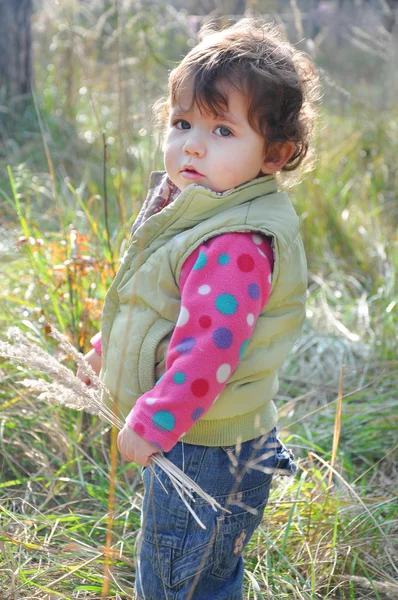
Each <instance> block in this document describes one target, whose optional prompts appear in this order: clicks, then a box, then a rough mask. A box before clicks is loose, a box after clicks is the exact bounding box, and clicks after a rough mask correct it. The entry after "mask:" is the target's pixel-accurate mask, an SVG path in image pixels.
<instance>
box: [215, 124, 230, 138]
mask: <svg viewBox="0 0 398 600" xmlns="http://www.w3.org/2000/svg"><path fill="white" fill-rule="evenodd" d="M217 131H219V132H220V133H217V135H219V136H220V137H230V136H231V135H233V133H232V131H231V130H230V129H228V127H225V126H224V125H219V126H218V127H216V128H215V130H214V133H216V132H217Z"/></svg>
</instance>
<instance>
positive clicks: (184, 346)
mask: <svg viewBox="0 0 398 600" xmlns="http://www.w3.org/2000/svg"><path fill="white" fill-rule="evenodd" d="M195 343H196V342H195V338H193V337H187V338H184V339H183V340H182V341H181V342H180V343H179V344H178V346H177V347H176V350H177V352H178V353H179V354H188V353H189V352H191V350H192V348H193V347H194V346H195Z"/></svg>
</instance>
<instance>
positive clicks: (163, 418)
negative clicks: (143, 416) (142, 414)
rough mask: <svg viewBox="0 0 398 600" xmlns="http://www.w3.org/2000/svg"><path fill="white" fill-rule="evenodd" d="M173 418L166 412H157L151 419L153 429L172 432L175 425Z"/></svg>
mask: <svg viewBox="0 0 398 600" xmlns="http://www.w3.org/2000/svg"><path fill="white" fill-rule="evenodd" d="M175 422H176V420H175V417H174V415H173V414H172V413H171V412H170V411H168V410H159V411H158V412H156V413H155V414H154V415H153V417H152V423H153V424H154V426H155V427H158V428H159V429H163V430H164V431H172V430H173V429H174V425H175Z"/></svg>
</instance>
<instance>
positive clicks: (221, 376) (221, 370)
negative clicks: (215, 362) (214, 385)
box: [216, 363, 232, 383]
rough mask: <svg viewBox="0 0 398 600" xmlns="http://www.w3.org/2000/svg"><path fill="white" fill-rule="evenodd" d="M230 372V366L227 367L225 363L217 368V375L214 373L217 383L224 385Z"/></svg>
mask: <svg viewBox="0 0 398 600" xmlns="http://www.w3.org/2000/svg"><path fill="white" fill-rule="evenodd" d="M231 370H232V369H231V366H230V365H228V364H227V363H225V364H224V365H221V366H220V367H218V369H217V373H216V378H217V381H218V383H224V382H225V381H227V379H228V377H229V376H230V374H231Z"/></svg>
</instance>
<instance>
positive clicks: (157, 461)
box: [0, 327, 230, 529]
mask: <svg viewBox="0 0 398 600" xmlns="http://www.w3.org/2000/svg"><path fill="white" fill-rule="evenodd" d="M50 335H51V336H52V337H53V338H54V339H55V340H56V341H57V342H58V346H59V348H60V349H61V350H62V351H63V352H64V353H65V356H68V357H72V359H73V360H74V361H75V363H76V364H77V366H78V367H79V368H80V371H81V372H82V373H83V374H84V375H87V377H89V379H90V381H91V383H92V386H90V387H88V386H87V385H86V384H85V383H83V382H82V381H81V380H80V379H79V378H78V377H77V376H76V375H75V374H74V372H73V371H72V370H71V369H69V368H68V367H66V366H65V365H64V364H62V362H60V361H59V360H57V358H55V356H53V355H52V354H49V353H48V352H46V351H45V350H44V349H43V348H41V347H40V346H38V345H37V344H35V343H34V342H32V341H30V340H29V338H28V337H27V336H26V335H25V334H24V333H23V332H22V331H21V330H20V329H18V327H11V328H10V329H9V330H8V339H9V340H10V342H12V343H9V342H4V341H2V340H0V356H2V357H3V358H5V359H7V360H9V361H11V362H13V363H18V364H21V365H24V366H25V367H27V368H29V369H31V370H33V371H40V372H42V373H44V374H45V375H47V376H48V377H49V378H50V379H51V380H52V381H51V382H49V381H46V380H45V379H24V380H22V381H21V382H20V383H21V384H22V385H24V386H25V387H27V388H29V389H31V390H34V391H35V392H38V393H39V396H38V399H39V400H45V401H46V402H50V403H53V402H55V403H56V404H60V405H61V406H65V407H67V408H72V409H74V410H79V411H81V410H83V411H85V412H88V413H90V414H92V415H98V416H99V417H100V418H101V419H103V420H104V421H106V422H108V423H110V424H111V425H113V426H114V427H116V428H118V429H122V427H123V426H124V423H123V421H122V420H121V419H120V418H119V417H118V416H117V415H115V413H114V412H113V411H112V410H111V409H110V408H108V407H107V406H105V405H104V404H103V403H102V401H101V391H105V392H106V394H107V395H108V396H109V397H110V398H111V394H110V392H109V390H108V389H107V388H106V387H105V386H104V384H103V383H102V381H101V380H100V379H99V377H98V376H97V375H96V374H95V372H94V371H93V369H92V368H91V366H90V365H89V364H88V363H87V362H86V361H85V360H84V357H83V355H82V354H81V353H80V352H78V351H77V350H76V348H75V347H74V346H72V344H71V343H70V342H69V341H68V339H67V338H66V337H65V336H64V335H62V334H61V333H60V332H59V331H57V330H56V329H55V328H54V327H51V334H50ZM153 465H157V466H158V467H159V468H160V469H162V471H164V472H165V473H166V475H167V476H168V477H169V479H170V481H171V483H172V485H173V487H174V489H175V490H176V492H177V494H178V495H179V496H180V498H181V500H182V501H183V502H184V504H185V506H186V507H187V509H188V510H189V512H190V513H191V514H192V516H193V517H194V519H195V520H196V521H197V523H198V524H199V525H200V527H202V528H203V529H206V527H205V526H204V525H203V523H202V522H201V521H200V519H199V518H198V516H197V515H196V514H195V512H194V511H193V509H192V507H191V506H190V505H189V503H188V502H187V499H186V497H188V498H189V499H190V500H191V501H192V502H195V498H194V496H193V492H195V493H196V494H197V495H198V496H200V497H201V498H203V499H204V500H206V501H207V502H208V503H209V504H210V506H211V507H212V508H213V510H215V511H217V509H218V508H219V509H221V510H223V511H225V512H230V511H228V510H227V509H225V508H223V507H222V506H221V505H220V504H218V502H216V501H215V500H214V498H212V497H211V496H210V495H209V494H207V493H206V492H204V491H203V490H202V488H201V487H199V486H198V485H197V484H196V483H195V482H194V481H193V480H192V479H191V478H190V477H188V476H187V475H186V474H185V473H184V472H183V471H181V469H179V468H178V467H176V466H175V465H174V464H173V463H172V462H170V461H169V460H168V459H167V458H166V457H165V456H163V454H162V453H159V454H155V455H153V456H152V458H151V462H150V463H149V467H150V468H151V469H152V470H153V472H154V474H155V476H156V477H157V475H156V472H155V470H154V468H153ZM157 478H158V477H157ZM158 479H159V478H158ZM159 482H160V480H159ZM160 483H161V482H160ZM161 485H162V484H161ZM165 491H166V493H167V490H165Z"/></svg>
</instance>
